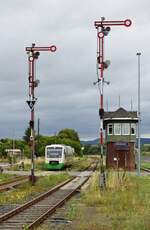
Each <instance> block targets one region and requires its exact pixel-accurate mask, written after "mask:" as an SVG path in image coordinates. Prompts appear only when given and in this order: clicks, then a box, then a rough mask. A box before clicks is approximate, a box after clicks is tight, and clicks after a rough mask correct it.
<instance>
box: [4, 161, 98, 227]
mask: <svg viewBox="0 0 150 230" xmlns="http://www.w3.org/2000/svg"><path fill="white" fill-rule="evenodd" d="M97 164H98V162H97V161H96V162H95V164H92V169H91V170H93V171H94V170H95V169H96V167H97ZM90 167H91V166H90ZM90 176H91V175H87V176H78V177H73V178H71V179H69V180H66V181H65V182H63V183H61V184H59V185H57V186H55V187H54V188H52V189H51V190H49V191H48V192H45V193H44V194H42V195H39V196H38V197H37V198H34V199H32V200H31V201H29V202H27V203H25V204H23V205H21V206H20V207H18V208H15V209H13V210H12V211H10V212H8V213H6V214H3V215H2V216H0V223H1V224H2V228H3V229H11V226H12V227H13V228H14V227H15V226H16V227H18V228H17V229H22V227H23V226H24V224H25V225H26V228H27V229H34V228H35V227H37V226H38V225H39V224H40V223H42V222H43V221H44V220H45V219H46V218H47V217H48V216H50V215H51V214H52V213H54V212H55V210H56V209H57V208H58V207H60V206H62V205H63V204H64V203H65V202H66V201H67V200H68V199H69V198H71V197H72V196H73V195H74V194H75V193H76V191H77V190H78V189H80V188H81V186H82V185H83V184H84V183H86V181H87V180H88V179H89V177H90ZM73 180H74V181H73ZM71 181H73V182H72V184H70V185H69V182H71ZM67 184H68V186H69V188H63V186H64V185H67ZM74 186H75V187H74ZM61 187H62V188H61ZM52 193H54V195H53V196H50V195H51V194H52ZM44 206H47V207H46V209H45V208H44ZM41 207H43V208H42V210H41ZM28 208H29V209H28ZM32 210H36V212H35V213H34V212H33V211H32ZM39 211H40V212H39ZM17 214H18V215H19V216H18V217H17ZM35 214H36V215H35ZM23 216H25V219H26V221H24V217H23ZM13 217H14V218H16V219H14V218H13ZM5 221H6V222H5ZM18 221H19V222H18ZM17 223H18V224H19V225H20V226H19V225H18V224H17ZM13 224H14V225H13ZM16 224H17V225H16ZM8 225H9V226H8ZM10 225H11V226H10ZM27 225H28V226H27ZM5 227H6V228H5Z"/></svg>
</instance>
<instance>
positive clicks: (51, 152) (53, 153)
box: [45, 144, 74, 170]
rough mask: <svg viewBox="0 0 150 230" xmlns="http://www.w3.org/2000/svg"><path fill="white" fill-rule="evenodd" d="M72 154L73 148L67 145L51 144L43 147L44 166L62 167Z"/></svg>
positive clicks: (51, 167)
mask: <svg viewBox="0 0 150 230" xmlns="http://www.w3.org/2000/svg"><path fill="white" fill-rule="evenodd" d="M73 155H74V148H72V147H71V146H67V145H60V144H52V145H47V146H46V147H45V168H46V169H48V170H52V169H62V168H64V166H65V164H66V163H67V162H68V161H69V160H71V158H72V157H73Z"/></svg>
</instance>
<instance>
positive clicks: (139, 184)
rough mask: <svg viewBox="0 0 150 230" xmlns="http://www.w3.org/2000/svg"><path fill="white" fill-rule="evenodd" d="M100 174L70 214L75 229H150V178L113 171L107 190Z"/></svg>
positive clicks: (95, 177) (108, 180) (92, 181)
mask: <svg viewBox="0 0 150 230" xmlns="http://www.w3.org/2000/svg"><path fill="white" fill-rule="evenodd" d="M98 180H99V176H98V173H96V174H95V175H94V176H93V177H92V179H91V183H90V186H89V188H88V190H87V191H85V192H82V195H81V200H80V202H78V203H74V204H72V205H73V206H72V208H69V209H68V213H67V216H68V217H69V216H70V218H72V219H73V220H74V222H73V223H74V224H73V226H72V229H73V230H75V229H76V230H89V229H91V230H135V229H136V230H149V229H150V178H149V177H136V176H133V175H130V174H124V173H123V172H120V173H119V175H118V174H117V173H116V172H113V171H111V172H109V174H108V178H107V189H106V190H105V191H100V189H99V185H98Z"/></svg>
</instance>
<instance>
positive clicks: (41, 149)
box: [0, 127, 81, 163]
mask: <svg viewBox="0 0 150 230" xmlns="http://www.w3.org/2000/svg"><path fill="white" fill-rule="evenodd" d="M50 144H65V145H70V146H72V147H73V148H74V149H75V153H76V155H81V144H80V139H79V136H78V133H77V132H76V131H75V130H73V129H63V130H60V131H59V133H58V135H55V136H42V135H39V136H37V135H36V140H35V155H36V156H44V153H45V146H46V145H50ZM30 145H31V143H30V128H29V127H28V128H27V129H26V130H25V135H24V136H23V139H22V140H12V139H8V138H6V139H1V140H0V160H1V161H3V162H4V161H7V162H9V163H12V158H9V159H8V157H7V153H6V152H5V150H6V149H12V148H13V146H15V149H20V150H21V151H22V153H23V155H24V157H28V158H30V157H31V149H30ZM20 157H21V156H20ZM6 159H7V160H6ZM15 161H16V159H13V162H15Z"/></svg>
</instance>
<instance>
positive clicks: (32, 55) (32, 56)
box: [26, 43, 56, 185]
mask: <svg viewBox="0 0 150 230" xmlns="http://www.w3.org/2000/svg"><path fill="white" fill-rule="evenodd" d="M26 51H27V54H28V64H29V77H28V80H29V100H28V101H27V104H28V105H29V108H30V110H31V119H30V129H31V135H30V144H31V175H30V180H31V182H32V185H34V183H35V173H34V168H35V167H34V166H35V164H34V156H35V130H34V120H35V113H34V104H35V102H36V100H37V98H35V93H34V89H35V88H36V87H37V86H38V84H39V80H36V79H35V61H36V60H37V59H38V57H39V55H40V52H39V51H50V52H55V51H56V46H54V45H52V46H49V47H36V46H35V44H34V43H33V44H32V46H31V47H26Z"/></svg>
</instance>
